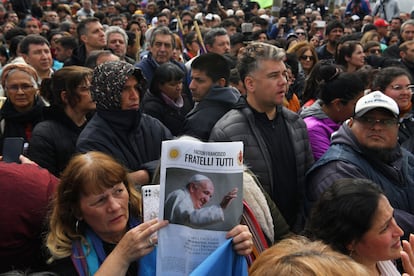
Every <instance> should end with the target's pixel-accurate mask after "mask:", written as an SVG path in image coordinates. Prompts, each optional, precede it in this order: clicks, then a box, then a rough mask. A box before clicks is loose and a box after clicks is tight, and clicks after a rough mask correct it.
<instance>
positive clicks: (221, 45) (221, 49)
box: [206, 35, 230, 55]
mask: <svg viewBox="0 0 414 276" xmlns="http://www.w3.org/2000/svg"><path fill="white" fill-rule="evenodd" d="M206 47H207V50H208V52H211V53H216V54H220V55H224V54H226V53H229V52H230V38H229V36H228V35H219V36H216V38H215V39H214V43H213V45H206Z"/></svg>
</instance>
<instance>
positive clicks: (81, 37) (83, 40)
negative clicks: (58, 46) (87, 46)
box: [79, 35, 87, 43]
mask: <svg viewBox="0 0 414 276" xmlns="http://www.w3.org/2000/svg"><path fill="white" fill-rule="evenodd" d="M79 39H80V40H81V41H82V42H83V43H85V42H86V40H87V37H86V35H81V36H80V37H79Z"/></svg>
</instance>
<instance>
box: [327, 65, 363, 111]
mask: <svg viewBox="0 0 414 276" xmlns="http://www.w3.org/2000/svg"><path fill="white" fill-rule="evenodd" d="M320 73H321V78H322V81H321V82H320V84H319V85H320V92H319V99H321V100H322V101H323V102H324V104H329V103H330V102H332V101H333V100H334V99H340V100H341V102H342V104H344V105H345V104H347V103H348V102H349V101H351V100H353V99H355V97H356V96H358V95H360V94H361V93H362V92H363V91H364V88H365V87H364V84H363V83H362V81H361V79H360V78H359V77H358V74H357V73H344V72H341V70H340V69H339V68H338V67H336V66H334V65H328V66H325V67H322V68H321V70H320Z"/></svg>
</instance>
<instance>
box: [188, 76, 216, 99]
mask: <svg viewBox="0 0 414 276" xmlns="http://www.w3.org/2000/svg"><path fill="white" fill-rule="evenodd" d="M213 84H214V83H213V80H212V79H211V78H210V77H209V76H207V74H206V72H205V71H200V70H198V69H192V70H191V82H190V85H189V88H190V90H191V93H192V95H193V100H194V101H195V102H200V101H202V100H203V99H204V97H205V96H206V95H207V94H208V92H209V91H210V89H211V87H212V86H213Z"/></svg>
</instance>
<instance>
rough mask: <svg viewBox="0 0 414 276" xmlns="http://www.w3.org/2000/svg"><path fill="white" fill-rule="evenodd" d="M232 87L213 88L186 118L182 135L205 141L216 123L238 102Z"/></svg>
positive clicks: (237, 93)
mask: <svg viewBox="0 0 414 276" xmlns="http://www.w3.org/2000/svg"><path fill="white" fill-rule="evenodd" d="M239 98H240V93H239V91H238V90H237V89H235V88H233V87H220V86H213V87H212V88H211V90H210V92H208V94H207V95H206V96H205V97H204V99H202V100H201V101H200V102H199V103H198V104H197V105H196V106H195V107H194V108H193V109H192V110H191V111H190V112H188V114H187V116H186V120H185V122H184V127H183V134H186V135H190V136H193V137H196V138H198V139H200V140H203V141H207V140H208V138H209V136H210V132H211V129H212V128H213V127H214V125H215V124H216V122H217V121H218V120H219V119H220V118H221V117H222V116H223V115H224V114H226V113H227V111H229V110H230V109H231V108H232V107H233V106H234V105H235V104H236V103H237V101H238V100H239Z"/></svg>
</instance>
